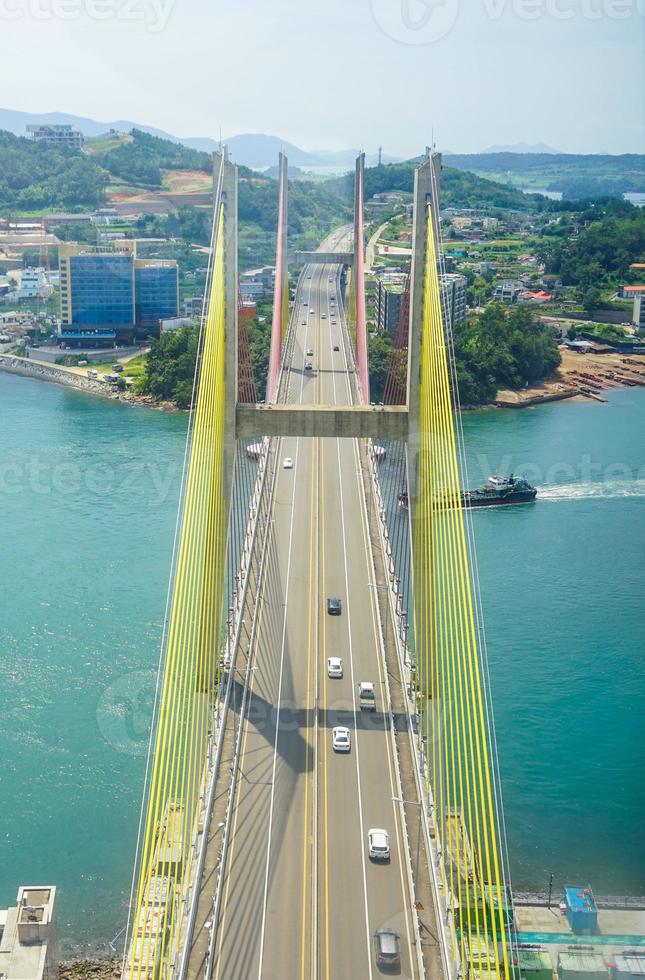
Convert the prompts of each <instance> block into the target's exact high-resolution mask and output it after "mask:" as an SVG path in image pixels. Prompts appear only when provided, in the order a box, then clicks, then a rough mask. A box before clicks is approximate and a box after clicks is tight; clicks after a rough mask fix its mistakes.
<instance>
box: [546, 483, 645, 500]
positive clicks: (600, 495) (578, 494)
mask: <svg viewBox="0 0 645 980" xmlns="http://www.w3.org/2000/svg"><path fill="white" fill-rule="evenodd" d="M621 497H645V480H607V481H605V482H603V483H600V482H598V483H562V484H555V485H553V486H542V487H539V488H538V500H592V499H593V500H597V499H601V500H617V499H619V498H621Z"/></svg>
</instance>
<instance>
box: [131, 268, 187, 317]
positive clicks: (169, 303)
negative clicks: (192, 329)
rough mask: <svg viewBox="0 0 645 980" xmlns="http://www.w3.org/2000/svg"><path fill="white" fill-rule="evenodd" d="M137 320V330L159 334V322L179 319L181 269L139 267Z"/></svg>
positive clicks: (136, 285)
mask: <svg viewBox="0 0 645 980" xmlns="http://www.w3.org/2000/svg"><path fill="white" fill-rule="evenodd" d="M134 292H135V320H136V324H137V329H138V330H141V331H145V329H146V328H149V329H150V331H154V332H157V330H158V329H159V320H163V319H165V318H167V317H175V316H177V312H178V309H177V305H178V294H177V266H176V264H175V263H174V262H173V263H163V264H162V263H156V264H153V263H152V262H150V264H145V265H144V264H142V263H141V262H136V263H135V269H134Z"/></svg>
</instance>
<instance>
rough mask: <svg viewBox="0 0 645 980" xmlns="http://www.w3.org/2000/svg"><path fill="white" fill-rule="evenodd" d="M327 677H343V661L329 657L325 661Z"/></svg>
mask: <svg viewBox="0 0 645 980" xmlns="http://www.w3.org/2000/svg"><path fill="white" fill-rule="evenodd" d="M327 676H328V677H342V676H343V661H342V660H341V659H340V657H329V658H328V659H327Z"/></svg>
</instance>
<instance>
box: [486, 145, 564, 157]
mask: <svg viewBox="0 0 645 980" xmlns="http://www.w3.org/2000/svg"><path fill="white" fill-rule="evenodd" d="M482 153H554V154H556V155H557V154H559V153H560V150H554V149H553V147H552V146H547V144H546V143H512V144H508V145H502V144H500V145H499V146H489V147H488V149H486V150H482Z"/></svg>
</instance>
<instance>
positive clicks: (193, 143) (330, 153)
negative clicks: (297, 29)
mask: <svg viewBox="0 0 645 980" xmlns="http://www.w3.org/2000/svg"><path fill="white" fill-rule="evenodd" d="M38 123H44V124H49V125H52V126H56V125H58V126H61V125H62V126H64V125H69V126H73V127H74V128H75V129H80V131H81V132H82V133H83V135H84V136H85V137H92V136H103V135H104V134H105V133H107V132H108V131H109V130H110V129H115V130H117V131H118V132H122V133H127V132H129V131H130V130H131V129H140V130H142V132H144V133H150V134H151V135H152V136H159V137H161V138H162V139H166V140H172V142H173V143H183V144H184V146H189V147H191V148H192V149H194V150H203V151H205V152H206V153H211V152H212V151H213V150H216V149H217V148H218V147H219V142H218V141H217V140H214V139H210V138H209V137H207V136H188V137H179V136H174V135H173V134H172V133H167V132H165V131H164V130H163V129H155V128H154V127H153V126H144V125H143V124H142V123H137V122H133V121H132V120H131V119H117V120H113V121H112V122H100V121H98V120H96V119H88V118H87V117H85V116H74V115H71V114H70V113H68V112H41V113H36V112H18V111H16V110H14V109H2V108H0V129H5V130H8V131H9V132H10V133H14V134H15V135H16V136H26V135H27V130H26V127H27V126H29V125H34V124H38ZM223 142H224V143H225V144H226V145H227V146H228V148H229V151H230V154H231V157H232V158H233V159H234V160H235V162H236V163H240V164H244V166H246V167H251V168H252V169H253V170H264V169H266V168H267V167H271V166H274V165H275V163H276V162H277V159H278V153H279V152H280V151H281V150H282V152H283V153H286V155H287V156H288V157H289V163H293V164H294V166H297V167H303V168H307V167H329V168H330V169H341V170H342V169H344V168H349V167H352V166H353V165H354V160H355V159H356V157H357V155H358V152H359V151H358V150H355V149H349V150H312V151H307V150H301V149H300V148H299V147H297V146H294V144H293V143H288V142H287V141H286V140H282V139H280V138H279V137H277V136H268V135H266V134H264V133H244V134H242V135H240V136H231V137H228V138H227V139H224V140H223ZM401 159H402V158H401V157H393V156H388V155H387V154H383V163H395V162H398V161H399V160H401ZM377 162H378V156H377V154H376V153H372V154H367V155H366V163H367V165H368V166H374V165H375V164H376V163H377Z"/></svg>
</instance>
